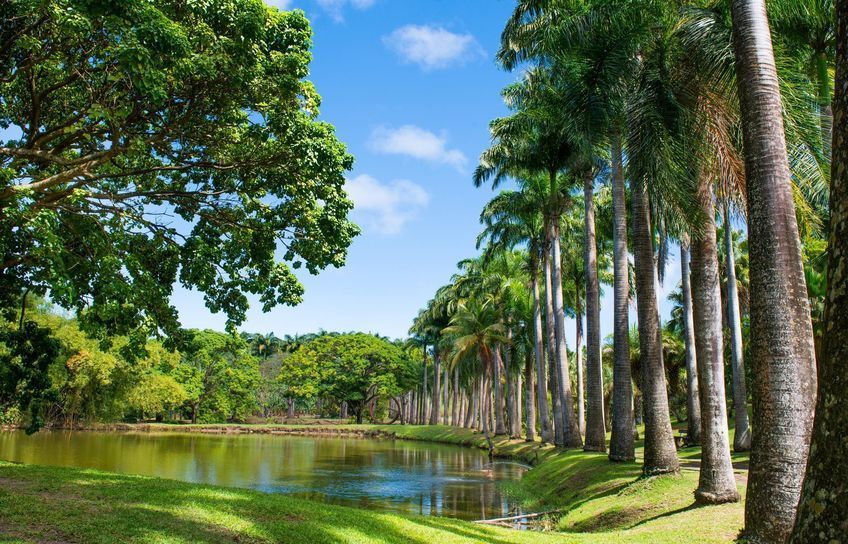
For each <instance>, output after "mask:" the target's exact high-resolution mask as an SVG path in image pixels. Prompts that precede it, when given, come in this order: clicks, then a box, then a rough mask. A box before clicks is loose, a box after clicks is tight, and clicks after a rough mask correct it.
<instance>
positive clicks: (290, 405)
mask: <svg viewBox="0 0 848 544" xmlns="http://www.w3.org/2000/svg"><path fill="white" fill-rule="evenodd" d="M286 404H287V405H288V406H287V411H286V417H287V418H289V419H294V399H293V398H291V397H289V398H287V399H286Z"/></svg>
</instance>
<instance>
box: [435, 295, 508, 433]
mask: <svg viewBox="0 0 848 544" xmlns="http://www.w3.org/2000/svg"><path fill="white" fill-rule="evenodd" d="M500 317H501V316H500V314H499V312H498V311H497V309H496V308H495V303H494V300H493V299H492V298H491V297H489V298H486V299H485V300H483V301H478V300H476V299H474V298H472V299H469V300H467V301H461V302H459V304H458V306H457V310H456V313H455V314H454V316H453V317H452V318H451V320H450V324H449V325H448V326H447V327H445V328H444V329H443V330H442V334H445V335H450V336H452V337H453V352H452V353H451V363H452V364H456V363H457V362H458V361H460V360H462V359H463V358H464V357H467V356H469V355H470V354H474V353H476V354H477V356H478V357H479V360H480V363H481V364H482V366H483V395H482V397H483V398H484V399H488V398H489V394H490V389H489V387H490V385H489V384H491V382H492V373H493V370H492V368H493V365H494V349H495V346H496V345H497V344H499V343H504V342H506V341H507V338H506V329H505V327H504V324H503V322H502V321H501V318H500ZM489 405H490V403H489V402H488V401H484V403H483V406H484V416H483V418H482V419H483V434H484V435H485V436H486V440H487V441H489V442H490V443H491V440H490V438H489V431H490V429H489V417H488V416H489V414H488V413H487V411H486V409H485V408H486V407H488V406H489Z"/></svg>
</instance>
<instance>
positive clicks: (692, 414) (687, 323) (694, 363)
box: [680, 234, 701, 445]
mask: <svg viewBox="0 0 848 544" xmlns="http://www.w3.org/2000/svg"><path fill="white" fill-rule="evenodd" d="M689 274H690V266H689V235H687V234H684V235H683V236H681V240H680V278H681V280H680V283H681V288H680V289H681V291H682V293H681V295H682V296H681V299H682V300H681V303H682V304H681V309H682V312H681V313H682V316H681V317H682V321H683V330H682V333H683V334H682V336H683V341H684V344H685V346H686V393H687V394H686V422H687V423H688V425H687V427H686V442H687V443H688V444H690V445H698V444H700V443H701V404H700V402H701V401H700V393H699V392H698V359H697V355H696V354H695V326H694V320H695V318H694V317H693V312H692V288H691V286H690V283H689V280H690V276H689Z"/></svg>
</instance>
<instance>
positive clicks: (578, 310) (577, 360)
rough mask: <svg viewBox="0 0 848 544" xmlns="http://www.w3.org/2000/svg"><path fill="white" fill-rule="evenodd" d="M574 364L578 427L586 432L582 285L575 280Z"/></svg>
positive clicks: (582, 433)
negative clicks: (575, 369)
mask: <svg viewBox="0 0 848 544" xmlns="http://www.w3.org/2000/svg"><path fill="white" fill-rule="evenodd" d="M574 366H575V367H577V428H578V429H580V434H581V435H585V434H586V395H585V394H584V393H585V389H584V385H585V383H586V378H585V377H584V376H583V367H584V365H583V305H582V304H581V303H580V285H579V283H578V282H577V281H575V282H574Z"/></svg>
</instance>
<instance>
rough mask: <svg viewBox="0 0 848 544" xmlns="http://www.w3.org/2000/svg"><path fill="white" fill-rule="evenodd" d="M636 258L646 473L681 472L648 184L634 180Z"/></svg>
mask: <svg viewBox="0 0 848 544" xmlns="http://www.w3.org/2000/svg"><path fill="white" fill-rule="evenodd" d="M634 185H636V186H634V187H632V193H633V203H632V204H633V260H634V265H635V267H636V309H637V313H638V318H639V354H640V355H639V357H640V360H641V367H642V397H643V398H642V403H643V416H644V420H645V461H644V464H643V466H642V472H643V473H644V474H646V475H653V474H663V473H669V472H677V471H679V470H680V463H679V462H678V460H677V449H676V448H675V446H674V435H673V433H672V430H671V418H670V417H669V411H668V392H667V390H666V385H665V367H664V365H663V354H662V338H661V336H660V333H661V331H660V317H659V309H658V307H657V292H656V289H657V276H656V274H657V269H656V266H654V264H655V263H654V245H653V233H652V232H651V216H650V211H649V209H648V195H647V194H646V193H645V189H644V187H641V186H639V185H638V184H634Z"/></svg>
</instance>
